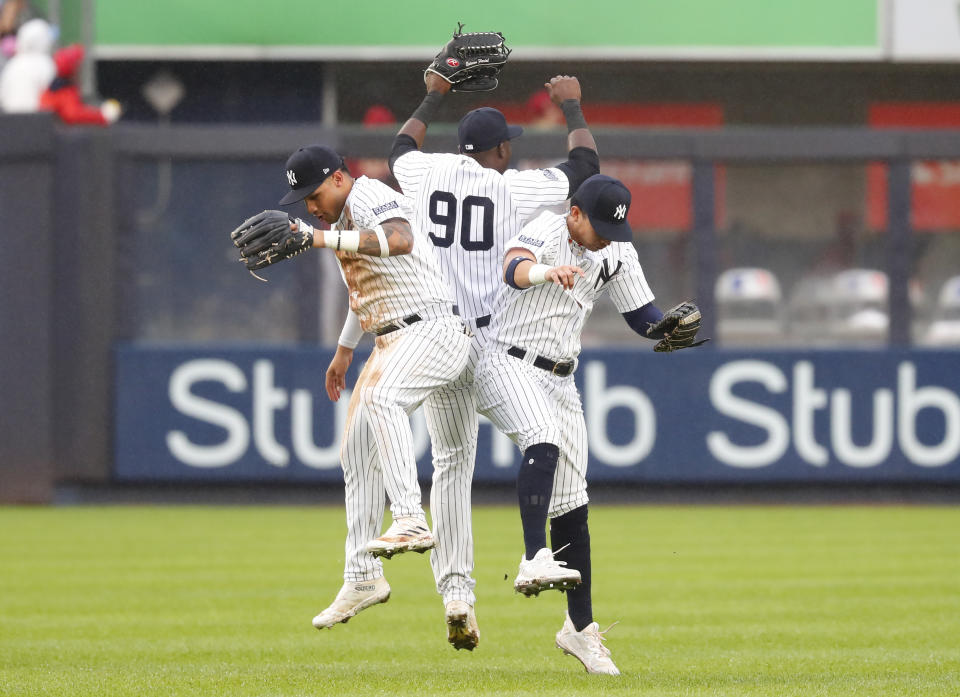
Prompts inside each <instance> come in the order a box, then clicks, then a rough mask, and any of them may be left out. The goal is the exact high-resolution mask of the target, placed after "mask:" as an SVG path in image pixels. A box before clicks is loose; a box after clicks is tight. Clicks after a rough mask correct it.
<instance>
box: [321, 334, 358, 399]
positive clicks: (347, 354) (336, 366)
mask: <svg viewBox="0 0 960 697" xmlns="http://www.w3.org/2000/svg"><path fill="white" fill-rule="evenodd" d="M352 362H353V349H352V348H347V347H346V346H337V352H336V353H335V354H334V355H333V360H332V361H330V365H329V367H328V368H327V396H328V397H329V398H330V401H331V402H336V401H337V400H339V399H340V393H341V392H342V391H343V390H344V389H345V388H346V386H347V381H346V378H345V376H346V374H347V368H349V367H350V364H351V363H352Z"/></svg>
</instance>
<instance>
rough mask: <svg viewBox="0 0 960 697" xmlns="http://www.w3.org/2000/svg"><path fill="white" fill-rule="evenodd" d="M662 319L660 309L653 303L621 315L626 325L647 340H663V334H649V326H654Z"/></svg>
mask: <svg viewBox="0 0 960 697" xmlns="http://www.w3.org/2000/svg"><path fill="white" fill-rule="evenodd" d="M662 317H663V313H662V312H661V311H660V308H658V307H657V306H656V305H654V304H653V303H647V304H646V305H644V306H643V307H638V308H637V309H636V310H630V312H624V313H623V318H624V319H625V320H626V321H627V324H629V325H630V328H631V329H632V330H633V331H635V332H636V333H637V334H639V335H640V336H643V337H646V338H647V339H662V338H663V332H655V333H654V334H650V325H652V324H656V323H657V322H659V321H660V319H661V318H662Z"/></svg>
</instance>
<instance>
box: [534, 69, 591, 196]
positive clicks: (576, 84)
mask: <svg viewBox="0 0 960 697" xmlns="http://www.w3.org/2000/svg"><path fill="white" fill-rule="evenodd" d="M544 87H546V88H547V92H549V93H550V99H551V100H553V103H554V104H556V105H557V106H559V107H560V108H561V109H562V110H563V116H564V118H565V119H566V120H567V150H568V151H569V152H568V155H567V161H566V162H561V163H560V164H559V165H557V168H558V169H560V170H562V171H563V173H564V174H566V175H567V179H568V180H569V181H570V189H569V192H568V193H569V195H570V196H573V193H574V192H575V191H576V190H577V189H579V188H580V184H582V183H583V182H584V180H586V179H587V178H589V177H592V176H593V175H594V174H598V173H599V172H600V155H599V153H598V152H597V143H596V141H595V140H594V139H593V134H592V133H591V132H590V129H589V128H588V127H587V121H586V119H584V117H583V111H582V110H581V108H580V99H581V96H582V95H581V91H580V81H579V80H578V79H577V78H575V77H572V76H570V75H557V76H556V77H554V78H551V80H550V82H548V83H546V84H545V85H544Z"/></svg>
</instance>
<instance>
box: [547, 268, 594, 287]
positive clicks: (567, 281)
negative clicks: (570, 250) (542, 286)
mask: <svg viewBox="0 0 960 697" xmlns="http://www.w3.org/2000/svg"><path fill="white" fill-rule="evenodd" d="M578 275H579V276H581V277H583V278H586V277H587V274H585V273H584V272H583V269H581V268H580V267H579V266H554V267H553V268H552V269H550V270H549V271H547V273H546V274H544V276H543V277H544V278H545V279H546V280H548V281H550V282H552V283H556V284H557V285H558V286H563V289H564V290H570V289H571V288H573V284H574V283H575V282H576V280H577V276H578Z"/></svg>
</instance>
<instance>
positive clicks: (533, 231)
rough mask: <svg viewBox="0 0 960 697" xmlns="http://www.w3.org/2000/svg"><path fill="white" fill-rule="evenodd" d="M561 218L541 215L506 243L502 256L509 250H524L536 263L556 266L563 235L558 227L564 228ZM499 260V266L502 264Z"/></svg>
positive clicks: (549, 214)
mask: <svg viewBox="0 0 960 697" xmlns="http://www.w3.org/2000/svg"><path fill="white" fill-rule="evenodd" d="M563 220H564V218H563V217H562V216H557V215H553V214H551V213H549V212H544V213H541V214H540V215H539V216H538V217H536V218H534V219H533V220H532V221H530V223H529V224H527V225H525V226H524V227H523V229H522V230H521V231H520V234H519V235H517V236H516V237H514V238H513V239H511V240H510V241H508V242H507V244H506V246H505V247H504V250H503V251H504V255H506V253H507V252H509V251H510V250H511V249H526V250H527V251H528V252H532V253H533V256H534V257H536V259H537V263H540V264H550V265H555V264H556V258H557V251H558V250H559V248H560V242H561V240H562V237H563V234H562V231H560V226H563V227H564V228H566V224H565V223H564V222H563ZM502 263H503V262H502V260H501V264H502Z"/></svg>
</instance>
